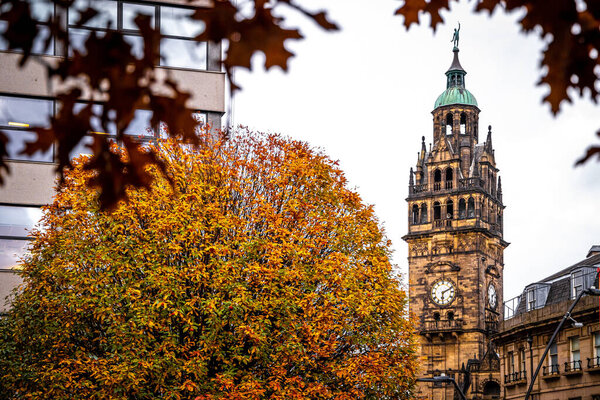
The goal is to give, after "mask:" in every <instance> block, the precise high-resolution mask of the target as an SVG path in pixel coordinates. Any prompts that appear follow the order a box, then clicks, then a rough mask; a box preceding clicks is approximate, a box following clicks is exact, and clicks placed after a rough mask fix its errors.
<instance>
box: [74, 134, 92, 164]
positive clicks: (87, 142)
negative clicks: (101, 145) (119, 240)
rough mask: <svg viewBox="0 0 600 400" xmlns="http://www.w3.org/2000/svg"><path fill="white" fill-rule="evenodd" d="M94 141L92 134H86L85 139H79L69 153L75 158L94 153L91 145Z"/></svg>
mask: <svg viewBox="0 0 600 400" xmlns="http://www.w3.org/2000/svg"><path fill="white" fill-rule="evenodd" d="M92 143H94V138H93V137H92V136H84V137H83V139H81V140H80V141H79V143H77V144H76V145H75V147H74V148H73V150H71V153H70V154H69V158H70V159H73V158H75V157H77V156H80V155H81V154H92V148H91V147H90V146H91V145H92Z"/></svg>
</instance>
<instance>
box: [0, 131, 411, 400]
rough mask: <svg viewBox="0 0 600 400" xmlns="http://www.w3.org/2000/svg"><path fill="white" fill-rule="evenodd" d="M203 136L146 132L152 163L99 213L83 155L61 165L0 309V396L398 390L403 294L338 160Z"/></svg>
mask: <svg viewBox="0 0 600 400" xmlns="http://www.w3.org/2000/svg"><path fill="white" fill-rule="evenodd" d="M205 139H206V138H205V137H202V136H201V137H200V140H201V142H202V143H204V145H203V146H202V147H201V148H200V150H198V151H190V148H189V146H188V145H182V144H180V143H179V142H177V141H174V140H168V141H165V142H163V143H160V144H158V145H157V146H156V148H154V149H153V151H154V154H156V157H157V159H158V160H160V162H161V163H163V165H164V166H165V167H164V170H165V171H166V174H162V173H160V172H159V169H158V168H156V167H155V166H147V167H146V169H147V171H148V173H149V174H150V175H152V178H153V180H152V184H151V186H150V187H149V188H148V189H144V188H134V187H129V188H128V189H127V196H128V199H129V201H128V202H123V201H122V202H120V203H119V205H118V207H117V208H116V209H115V210H114V211H113V212H112V213H109V212H105V211H102V210H101V209H100V206H99V192H98V191H97V190H90V189H89V185H88V183H89V181H90V180H93V179H96V178H97V177H98V174H97V173H96V172H95V171H93V170H90V169H89V168H87V167H86V160H85V158H82V159H79V160H78V161H76V162H75V165H74V168H73V169H71V170H69V171H67V172H66V174H65V180H64V185H63V186H62V187H61V188H60V189H59V191H58V193H57V195H56V198H55V200H54V202H53V203H52V204H50V205H49V206H47V207H46V208H45V210H44V217H43V219H42V222H41V224H42V226H41V227H40V229H39V230H37V231H35V232H34V233H33V240H32V244H31V251H30V255H29V256H28V257H27V258H26V259H25V260H24V261H23V268H22V272H21V274H22V277H23V278H24V285H23V287H22V288H21V290H20V291H19V292H18V293H17V294H16V295H15V297H14V299H13V302H12V309H11V310H10V311H9V312H8V314H7V316H6V317H5V318H4V319H2V321H1V322H0V375H1V376H0V382H1V383H0V385H1V388H0V397H2V398H7V399H17V398H18V399H21V398H28V399H50V398H51V399H84V398H85V399H125V398H127V399H154V398H160V399H217V398H219V399H227V398H229V399H261V398H275V399H296V398H297V399H309V398H310V399H314V398H330V399H349V398H353V399H354V398H373V399H374V398H377V399H403V398H408V397H409V396H410V393H411V388H412V385H413V382H414V374H415V369H416V361H415V356H414V354H413V348H412V344H413V342H412V340H413V339H412V331H411V329H412V328H411V323H410V322H409V320H408V319H407V309H406V306H407V299H406V294H405V293H404V292H403V291H402V290H401V289H400V282H399V280H398V278H397V277H396V276H395V274H394V272H393V269H392V265H391V264H390V258H389V257H390V251H391V250H390V243H389V241H388V240H387V239H386V238H385V236H384V234H383V232H382V230H381V228H380V227H379V225H378V221H377V220H376V218H375V216H374V214H373V210H372V207H370V206H366V205H364V204H363V203H362V202H361V199H360V197H359V196H358V195H357V194H356V193H355V192H353V191H352V190H350V189H348V187H347V182H346V179H345V177H344V175H343V173H342V171H341V170H340V169H339V167H338V165H337V163H336V162H334V161H331V160H330V159H328V158H327V157H326V156H325V155H323V154H322V153H321V152H318V151H315V150H313V149H311V148H310V147H309V146H308V145H307V144H305V143H302V142H298V141H293V140H290V139H286V138H283V137H281V136H277V135H256V134H251V133H248V132H240V133H239V134H238V135H235V136H234V137H233V138H232V139H229V140H205ZM112 151H113V152H115V153H118V152H119V151H120V153H119V154H120V156H121V157H125V154H124V152H123V151H122V150H117V149H112ZM123 162H126V160H125V159H123ZM169 180H170V181H171V183H169Z"/></svg>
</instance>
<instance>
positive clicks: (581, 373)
mask: <svg viewBox="0 0 600 400" xmlns="http://www.w3.org/2000/svg"><path fill="white" fill-rule="evenodd" d="M598 268H600V246H598V245H596V246H593V247H592V248H591V249H590V251H589V252H588V254H587V256H586V257H585V258H584V259H583V260H581V261H579V262H578V263H576V264H574V265H572V266H570V267H567V268H565V269H563V270H561V271H559V272H556V273H554V274H552V275H550V276H548V277H547V278H545V279H543V280H541V281H539V282H535V283H532V284H529V285H527V286H526V287H525V289H524V290H523V292H522V293H521V294H520V295H519V296H517V297H515V298H513V299H510V300H508V301H506V302H505V303H504V321H502V323H501V324H500V326H499V332H498V334H497V335H496V336H495V338H494V341H495V343H496V348H497V351H498V352H499V354H500V361H501V362H500V365H501V367H500V368H501V374H502V377H503V379H502V389H503V390H502V391H503V398H504V399H507V400H508V399H523V398H525V393H526V392H527V389H528V387H529V385H530V383H531V379H532V377H533V373H534V372H535V370H536V368H537V366H538V364H539V361H540V357H541V356H542V355H543V353H544V350H545V348H546V346H547V345H548V343H549V342H550V338H551V337H552V334H553V332H554V331H555V329H556V328H557V326H558V325H559V322H560V320H561V319H563V317H564V316H565V314H566V312H567V311H568V309H569V307H570V306H571V305H572V304H573V303H574V301H575V299H576V297H577V295H579V293H581V291H583V290H585V289H587V288H589V287H590V286H595V287H596V288H597V287H598V275H597V274H598V273H597V271H598ZM598 303H599V298H598V297H595V296H589V295H584V296H583V297H582V298H581V300H580V301H579V302H578V303H577V305H576V306H575V308H574V309H573V311H572V313H571V315H570V317H568V318H567V320H566V323H565V324H564V325H563V327H562V328H561V329H560V330H559V331H558V336H557V337H556V340H554V341H553V342H552V344H551V346H550V349H549V352H548V355H547V356H546V357H545V359H544V361H543V363H542V367H541V369H540V371H539V375H538V376H537V378H536V379H535V381H534V386H533V390H532V391H531V394H532V397H530V398H531V399H532V400H557V399H565V400H598V399H600V320H599V313H598Z"/></svg>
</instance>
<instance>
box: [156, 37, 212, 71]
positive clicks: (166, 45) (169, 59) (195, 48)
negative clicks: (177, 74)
mask: <svg viewBox="0 0 600 400" xmlns="http://www.w3.org/2000/svg"><path fill="white" fill-rule="evenodd" d="M160 54H161V60H160V65H163V66H166V67H175V68H190V69H202V70H205V69H206V64H207V61H206V59H207V46H206V42H196V41H194V40H184V39H167V38H163V39H162V40H161V41H160Z"/></svg>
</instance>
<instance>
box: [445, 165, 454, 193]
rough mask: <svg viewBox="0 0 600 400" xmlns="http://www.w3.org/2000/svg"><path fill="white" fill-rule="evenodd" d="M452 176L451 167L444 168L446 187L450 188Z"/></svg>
mask: <svg viewBox="0 0 600 400" xmlns="http://www.w3.org/2000/svg"><path fill="white" fill-rule="evenodd" d="M453 176H454V174H453V173H452V168H446V189H452V179H453Z"/></svg>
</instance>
